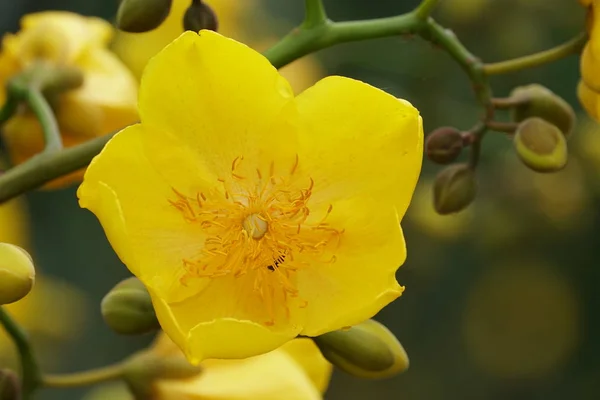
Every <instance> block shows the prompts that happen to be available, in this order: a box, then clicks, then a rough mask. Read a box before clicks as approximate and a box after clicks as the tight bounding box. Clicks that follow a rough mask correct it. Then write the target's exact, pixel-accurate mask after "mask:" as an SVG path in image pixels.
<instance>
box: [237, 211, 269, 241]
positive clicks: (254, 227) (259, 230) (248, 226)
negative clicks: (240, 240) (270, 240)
mask: <svg viewBox="0 0 600 400" xmlns="http://www.w3.org/2000/svg"><path fill="white" fill-rule="evenodd" d="M242 226H243V227H244V229H245V230H246V232H247V233H248V235H250V237H251V238H252V239H256V240H258V239H261V238H262V237H263V236H265V233H267V230H268V229H269V224H267V221H266V220H265V219H264V217H261V216H260V215H259V214H250V215H248V216H247V217H246V219H244V222H243V224H242Z"/></svg>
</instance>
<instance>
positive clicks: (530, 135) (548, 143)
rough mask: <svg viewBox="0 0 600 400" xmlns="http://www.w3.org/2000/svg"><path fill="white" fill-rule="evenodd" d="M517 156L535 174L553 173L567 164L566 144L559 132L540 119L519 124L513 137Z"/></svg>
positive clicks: (531, 119) (529, 119)
mask: <svg viewBox="0 0 600 400" xmlns="http://www.w3.org/2000/svg"><path fill="white" fill-rule="evenodd" d="M513 143H514V146H515V150H516V152H517V155H518V156H519V158H520V159H521V161H523V163H524V164H525V165H527V166H528V167H529V168H531V169H532V170H534V171H537V172H555V171H558V170H561V169H562V168H564V166H565V165H566V164H567V142H566V139H565V137H564V136H563V135H562V133H561V131H560V130H559V129H558V128H557V127H556V126H554V125H552V124H550V123H548V122H547V121H545V120H543V119H541V118H528V119H526V120H525V121H523V122H521V123H520V124H519V127H518V128H517V132H516V133H515V137H514V142H513Z"/></svg>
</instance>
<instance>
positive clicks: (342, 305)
mask: <svg viewBox="0 0 600 400" xmlns="http://www.w3.org/2000/svg"><path fill="white" fill-rule="evenodd" d="M333 207H334V208H333V210H334V211H332V213H331V215H330V216H329V218H328V219H327V222H328V223H329V224H330V225H331V226H335V227H340V226H343V227H344V229H345V232H344V233H343V236H342V237H341V239H340V244H339V246H338V247H337V249H336V250H335V259H334V260H332V259H324V260H323V262H319V260H315V259H307V260H306V261H307V265H306V267H305V268H302V269H301V270H299V271H298V290H299V292H300V296H301V297H302V298H303V299H304V300H305V301H306V324H305V325H304V329H303V331H302V334H303V335H306V336H317V335H320V334H323V333H326V332H330V331H332V330H336V329H341V328H344V327H347V326H352V325H355V324H357V323H359V322H362V321H364V320H365V319H368V318H371V317H373V316H374V315H375V314H376V313H377V312H379V310H381V309H382V308H383V307H384V306H386V305H387V304H389V303H390V302H391V301H393V300H395V299H396V298H397V297H398V296H400V295H401V294H402V291H403V288H402V287H401V286H400V285H399V284H398V282H397V281H396V278H395V273H396V270H397V269H398V268H399V267H400V265H402V264H403V263H404V260H405V259H406V246H405V243H404V237H403V235H402V230H401V229H400V221H399V219H398V215H397V214H396V212H395V211H394V209H393V207H391V206H387V207H386V206H385V205H382V204H381V203H380V202H379V201H376V200H371V201H365V200H360V199H348V200H345V201H338V202H336V203H335V204H334V206H333ZM300 257H302V258H304V257H303V256H301V255H300V256H299V258H300Z"/></svg>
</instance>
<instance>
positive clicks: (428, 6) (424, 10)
mask: <svg viewBox="0 0 600 400" xmlns="http://www.w3.org/2000/svg"><path fill="white" fill-rule="evenodd" d="M439 2H440V0H423V1H422V2H421V4H419V6H418V7H417V8H416V9H415V11H414V13H415V15H416V16H417V17H418V18H420V19H426V18H429V16H430V15H431V13H432V12H433V9H434V8H435V7H437V5H438V3H439Z"/></svg>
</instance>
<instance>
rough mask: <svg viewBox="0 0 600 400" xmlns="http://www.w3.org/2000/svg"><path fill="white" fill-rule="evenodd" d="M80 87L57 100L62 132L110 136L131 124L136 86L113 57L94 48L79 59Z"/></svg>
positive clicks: (133, 116)
mask: <svg viewBox="0 0 600 400" xmlns="http://www.w3.org/2000/svg"><path fill="white" fill-rule="evenodd" d="M76 66H77V67H79V68H80V69H81V71H83V73H84V83H83V86H82V87H80V88H78V89H76V90H72V91H70V92H68V93H65V94H64V95H63V96H61V97H60V100H59V104H58V107H57V119H58V123H59V125H60V127H61V130H65V131H67V132H69V133H70V134H72V135H76V136H83V137H84V138H89V137H94V136H99V135H103V134H107V133H110V132H112V131H114V130H116V129H120V128H123V127H125V126H127V125H130V124H132V123H134V122H135V121H136V120H137V118H138V116H137V83H136V80H135V78H134V77H133V75H132V74H131V73H130V72H129V71H128V70H127V68H126V67H125V65H123V64H122V63H121V62H120V61H119V60H118V59H117V58H116V57H115V55H114V54H112V53H110V52H109V51H108V50H106V49H102V48H95V49H91V50H89V51H87V52H86V53H85V54H84V55H82V56H81V57H79V59H78V60H77V63H76Z"/></svg>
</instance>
